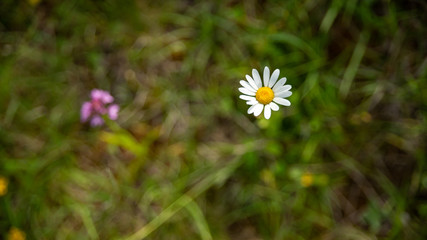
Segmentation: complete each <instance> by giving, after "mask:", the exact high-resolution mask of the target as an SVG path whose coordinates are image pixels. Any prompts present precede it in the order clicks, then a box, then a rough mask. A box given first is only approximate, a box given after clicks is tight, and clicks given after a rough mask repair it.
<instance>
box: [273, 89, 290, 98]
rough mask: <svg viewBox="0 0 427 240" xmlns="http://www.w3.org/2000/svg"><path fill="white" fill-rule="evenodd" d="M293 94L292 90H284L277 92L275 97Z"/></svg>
mask: <svg viewBox="0 0 427 240" xmlns="http://www.w3.org/2000/svg"><path fill="white" fill-rule="evenodd" d="M291 95H292V92H291V91H284V92H279V93H275V94H274V96H275V97H281V98H286V97H289V96H291Z"/></svg>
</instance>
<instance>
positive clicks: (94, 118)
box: [80, 89, 120, 127]
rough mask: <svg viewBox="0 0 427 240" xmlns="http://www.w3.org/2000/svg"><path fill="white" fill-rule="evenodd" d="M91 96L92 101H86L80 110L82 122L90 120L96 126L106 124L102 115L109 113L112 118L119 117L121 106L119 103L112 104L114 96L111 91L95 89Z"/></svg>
mask: <svg viewBox="0 0 427 240" xmlns="http://www.w3.org/2000/svg"><path fill="white" fill-rule="evenodd" d="M90 96H91V98H92V99H91V101H88V102H84V103H83V105H82V108H81V110H80V115H81V121H82V122H87V121H90V125H91V126H92V127H95V126H101V125H102V124H104V119H102V115H105V114H108V117H109V118H110V119H111V120H116V119H117V117H118V114H119V110H120V107H119V106H118V105H117V104H112V103H113V101H114V98H113V96H111V94H110V93H109V92H107V91H104V90H100V89H93V90H92V92H91V93H90Z"/></svg>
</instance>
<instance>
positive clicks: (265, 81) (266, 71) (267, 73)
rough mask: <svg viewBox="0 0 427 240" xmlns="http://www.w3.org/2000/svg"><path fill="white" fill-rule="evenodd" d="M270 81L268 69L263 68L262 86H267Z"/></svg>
mask: <svg viewBox="0 0 427 240" xmlns="http://www.w3.org/2000/svg"><path fill="white" fill-rule="evenodd" d="M269 81H270V69H269V68H268V67H265V68H264V86H268V82H269Z"/></svg>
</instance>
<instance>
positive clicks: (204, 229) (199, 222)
mask: <svg viewBox="0 0 427 240" xmlns="http://www.w3.org/2000/svg"><path fill="white" fill-rule="evenodd" d="M190 200H191V201H190V202H189V203H188V205H187V207H186V209H187V210H188V212H189V213H190V214H191V216H192V217H193V218H194V220H195V223H196V226H197V228H198V229H199V232H200V237H201V238H202V240H212V234H211V232H210V230H209V225H208V223H207V222H206V219H205V217H204V215H203V212H202V210H201V209H200V207H199V205H197V203H196V202H194V201H193V200H192V199H190Z"/></svg>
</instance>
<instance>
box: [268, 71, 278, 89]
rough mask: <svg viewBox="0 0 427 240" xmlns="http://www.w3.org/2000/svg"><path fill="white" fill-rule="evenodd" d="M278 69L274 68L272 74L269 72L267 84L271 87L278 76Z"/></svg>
mask: <svg viewBox="0 0 427 240" xmlns="http://www.w3.org/2000/svg"><path fill="white" fill-rule="evenodd" d="M279 74H280V70H279V69H276V70H274V72H273V74H271V78H270V81H269V82H268V86H269V87H270V88H271V87H273V85H274V84H275V83H276V81H277V79H278V78H279Z"/></svg>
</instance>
